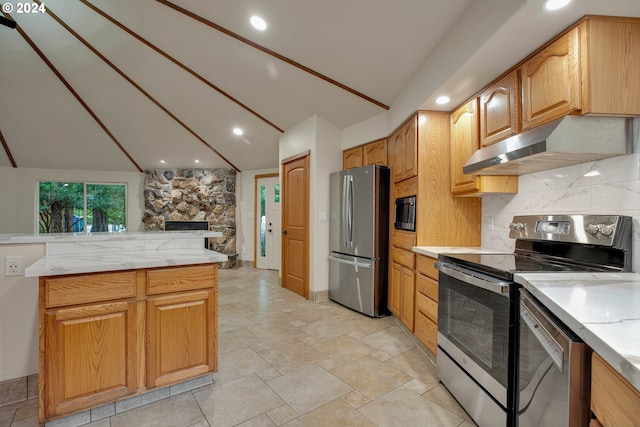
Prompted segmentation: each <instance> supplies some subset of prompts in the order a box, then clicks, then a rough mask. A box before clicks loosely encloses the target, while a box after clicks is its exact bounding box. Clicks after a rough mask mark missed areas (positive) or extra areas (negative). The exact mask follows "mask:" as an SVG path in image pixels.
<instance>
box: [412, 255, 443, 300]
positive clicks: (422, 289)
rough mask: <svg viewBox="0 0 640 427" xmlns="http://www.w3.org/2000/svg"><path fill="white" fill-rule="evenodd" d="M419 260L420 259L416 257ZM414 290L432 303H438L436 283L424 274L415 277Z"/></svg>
mask: <svg viewBox="0 0 640 427" xmlns="http://www.w3.org/2000/svg"><path fill="white" fill-rule="evenodd" d="M418 260H420V257H418ZM416 290H417V291H418V292H419V293H421V294H423V295H425V296H427V297H429V298H431V299H432V300H434V301H438V282H437V281H435V280H433V279H432V278H430V277H427V276H425V275H424V274H417V275H416Z"/></svg>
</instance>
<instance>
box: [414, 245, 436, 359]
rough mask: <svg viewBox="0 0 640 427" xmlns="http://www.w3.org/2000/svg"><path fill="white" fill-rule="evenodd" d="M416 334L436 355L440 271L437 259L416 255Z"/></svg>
mask: <svg viewBox="0 0 640 427" xmlns="http://www.w3.org/2000/svg"><path fill="white" fill-rule="evenodd" d="M416 258H417V259H416V270H417V272H416V316H415V324H416V326H415V335H416V337H417V338H418V339H419V340H420V341H421V342H422V343H423V344H424V345H425V347H427V349H429V351H430V352H431V353H432V354H433V355H434V356H435V354H436V350H437V347H438V342H437V335H438V271H437V270H436V268H435V266H434V264H435V262H436V261H437V259H435V258H432V257H428V256H425V255H418V256H417V257H416Z"/></svg>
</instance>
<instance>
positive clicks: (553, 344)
mask: <svg viewBox="0 0 640 427" xmlns="http://www.w3.org/2000/svg"><path fill="white" fill-rule="evenodd" d="M520 319H521V320H522V321H523V322H524V324H525V325H527V328H529V330H530V331H531V333H532V334H533V336H534V337H536V338H537V339H538V341H539V342H540V345H541V346H542V348H543V349H544V351H545V352H546V353H547V354H548V355H549V358H551V360H552V361H553V363H554V364H555V365H556V366H557V367H558V369H559V370H560V372H562V369H563V364H564V350H563V348H562V346H561V345H560V343H558V341H556V340H555V339H554V338H553V334H552V333H551V332H550V331H548V330H547V329H546V328H545V327H544V326H543V322H542V321H540V320H539V319H538V318H537V317H536V315H535V314H534V313H533V312H532V311H531V310H529V308H528V307H527V306H526V305H525V304H524V303H523V302H522V301H520ZM545 323H547V322H545ZM556 332H557V331H556Z"/></svg>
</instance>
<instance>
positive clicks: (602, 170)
mask: <svg viewBox="0 0 640 427" xmlns="http://www.w3.org/2000/svg"><path fill="white" fill-rule="evenodd" d="M636 151H638V150H636ZM589 172H590V173H589ZM596 172H598V173H599V174H598V175H596V174H595V173H596ZM587 175H588V176H587ZM518 187H519V189H518V194H515V195H510V196H485V198H484V200H483V202H482V246H485V247H488V248H492V249H502V250H504V249H506V250H509V251H512V250H513V249H514V246H515V241H514V240H513V239H510V238H509V229H508V226H509V222H511V219H512V218H513V216H514V215H535V214H553V213H559V214H562V213H586V214H589V213H593V214H616V215H628V216H631V217H633V249H632V250H633V271H635V272H640V154H630V155H626V156H620V157H614V158H611V159H605V160H601V161H598V162H590V163H584V164H581V165H575V166H570V167H566V168H559V169H553V170H549V171H544V172H539V173H533V174H528V175H522V176H520V178H519V179H518ZM492 224H493V226H492Z"/></svg>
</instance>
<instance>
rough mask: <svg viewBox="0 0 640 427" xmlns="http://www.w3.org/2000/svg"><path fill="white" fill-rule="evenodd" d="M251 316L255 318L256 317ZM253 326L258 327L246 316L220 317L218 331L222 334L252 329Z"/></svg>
mask: <svg viewBox="0 0 640 427" xmlns="http://www.w3.org/2000/svg"><path fill="white" fill-rule="evenodd" d="M251 316H252V317H254V315H251ZM252 326H256V324H255V323H254V322H252V321H251V320H249V317H248V316H246V315H244V314H234V315H229V316H219V317H218V331H219V332H220V333H226V332H230V331H235V330H237V329H242V328H250V327H252Z"/></svg>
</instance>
